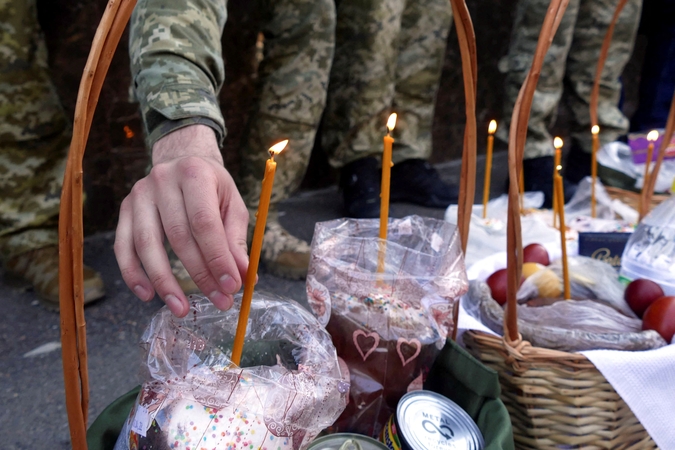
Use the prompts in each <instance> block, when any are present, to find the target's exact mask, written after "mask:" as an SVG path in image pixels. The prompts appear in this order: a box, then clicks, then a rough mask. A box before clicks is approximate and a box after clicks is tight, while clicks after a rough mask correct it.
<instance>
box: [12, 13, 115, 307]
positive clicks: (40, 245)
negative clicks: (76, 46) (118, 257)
mask: <svg viewBox="0 0 675 450" xmlns="http://www.w3.org/2000/svg"><path fill="white" fill-rule="evenodd" d="M0 105H1V106H0V254H1V256H2V260H3V262H4V263H5V265H6V268H7V269H8V270H9V271H10V272H12V273H14V274H16V275H18V276H20V277H22V278H25V279H26V280H27V281H29V282H31V283H32V284H33V285H34V286H35V288H36V290H37V292H38V293H39V294H40V295H41V296H42V297H45V298H47V299H49V300H51V301H58V251H56V248H55V245H56V244H57V243H58V229H57V227H58V212H59V200H60V195H61V186H62V180H63V174H64V169H65V161H66V156H67V151H68V145H69V142H70V128H69V123H68V120H67V118H66V116H65V113H64V111H63V109H62V107H61V104H60V102H59V99H58V96H57V94H56V90H55V88H54V86H53V84H52V82H51V80H50V78H49V74H48V70H47V51H46V47H45V43H44V39H43V37H42V33H41V30H40V27H39V25H38V22H37V12H36V7H35V1H34V0H10V1H4V2H0ZM92 283H93V284H92ZM88 288H89V290H87V289H88ZM102 295H103V286H102V282H101V280H100V278H99V277H98V276H97V275H95V274H93V273H91V272H87V274H85V300H87V301H88V300H93V299H94V298H92V297H96V298H98V297H100V296H102Z"/></svg>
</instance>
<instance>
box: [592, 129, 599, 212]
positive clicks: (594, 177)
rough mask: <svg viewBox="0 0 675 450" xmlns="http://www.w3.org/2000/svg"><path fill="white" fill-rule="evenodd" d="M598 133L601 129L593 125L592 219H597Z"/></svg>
mask: <svg viewBox="0 0 675 450" xmlns="http://www.w3.org/2000/svg"><path fill="white" fill-rule="evenodd" d="M598 133H600V127H599V126H597V125H593V126H592V127H591V134H592V135H593V144H592V146H591V217H595V183H596V180H597V178H598V160H597V158H598V147H599V140H598Z"/></svg>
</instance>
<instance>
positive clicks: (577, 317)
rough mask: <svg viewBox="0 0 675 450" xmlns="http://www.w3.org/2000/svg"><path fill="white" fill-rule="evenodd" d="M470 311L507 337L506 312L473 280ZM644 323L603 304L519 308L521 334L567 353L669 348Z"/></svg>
mask: <svg viewBox="0 0 675 450" xmlns="http://www.w3.org/2000/svg"><path fill="white" fill-rule="evenodd" d="M464 308H465V310H466V312H467V313H468V314H469V315H471V316H473V317H474V318H476V319H477V320H479V321H480V322H481V323H483V324H484V325H486V326H487V327H488V328H490V329H491V330H492V331H494V332H495V333H499V334H503V331H504V329H503V323H504V310H503V309H502V307H501V306H500V305H499V303H497V302H496V301H495V300H494V299H493V298H492V296H491V295H490V287H489V286H488V285H487V284H486V283H484V282H482V281H472V282H471V286H470V288H469V293H468V294H467V295H466V297H465V301H464ZM640 329H641V321H640V320H639V319H633V318H630V317H626V316H624V315H623V314H621V313H619V312H618V311H616V310H614V309H613V308H610V307H608V306H606V305H603V304H602V303H598V302H594V301H588V300H580V301H564V300H561V301H558V302H555V303H553V304H552V305H547V306H537V307H528V306H526V305H518V331H519V332H520V334H521V335H522V337H523V339H524V340H526V341H529V342H530V343H531V344H532V345H534V346H536V347H544V348H550V349H554V350H561V351H566V352H576V351H583V350H600V349H605V350H649V349H653V348H659V347H663V346H664V345H666V342H665V341H664V340H663V338H662V337H661V336H660V335H659V334H658V333H657V332H656V331H654V330H647V331H640Z"/></svg>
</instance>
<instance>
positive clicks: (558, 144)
mask: <svg viewBox="0 0 675 450" xmlns="http://www.w3.org/2000/svg"><path fill="white" fill-rule="evenodd" d="M553 147H554V148H555V156H554V157H553V228H557V225H556V223H557V218H558V195H557V194H556V193H555V177H556V176H557V175H558V170H559V169H558V166H560V161H561V158H562V156H561V155H562V147H563V140H562V139H560V138H559V137H557V136H556V137H555V138H554V139H553Z"/></svg>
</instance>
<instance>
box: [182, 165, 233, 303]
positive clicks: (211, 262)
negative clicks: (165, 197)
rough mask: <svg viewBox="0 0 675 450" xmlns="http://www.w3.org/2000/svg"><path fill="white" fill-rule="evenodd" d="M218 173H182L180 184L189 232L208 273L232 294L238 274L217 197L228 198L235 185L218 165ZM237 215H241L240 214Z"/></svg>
mask: <svg viewBox="0 0 675 450" xmlns="http://www.w3.org/2000/svg"><path fill="white" fill-rule="evenodd" d="M222 171H223V172H222V173H221V175H222V176H219V175H218V174H217V173H213V172H211V174H212V175H213V176H212V177H210V176H202V177H200V178H199V179H196V178H193V177H186V178H185V179H184V183H183V184H182V185H181V187H182V189H183V194H184V196H185V198H190V199H194V200H193V201H191V202H186V205H185V207H186V210H187V214H188V217H189V222H190V229H191V231H192V235H193V236H194V238H195V240H196V241H197V244H198V246H199V248H200V249H201V253H202V255H203V257H204V260H205V262H206V264H207V265H208V268H209V270H210V271H211V274H212V275H213V276H214V278H215V279H216V280H218V283H219V285H220V288H221V289H222V291H223V292H225V293H227V294H234V293H235V292H237V291H238V290H239V289H240V288H241V275H240V273H239V270H238V269H237V263H236V261H235V258H234V256H233V254H232V248H230V245H229V241H228V236H227V234H226V233H225V227H224V224H223V220H222V218H221V217H222V216H221V207H220V205H221V198H228V197H229V192H231V191H232V190H234V191H235V192H236V187H235V185H234V182H233V181H231V178H230V177H229V175H227V173H226V172H225V171H224V169H222ZM240 219H241V218H240Z"/></svg>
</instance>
